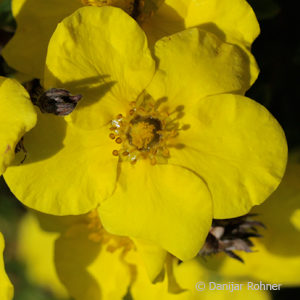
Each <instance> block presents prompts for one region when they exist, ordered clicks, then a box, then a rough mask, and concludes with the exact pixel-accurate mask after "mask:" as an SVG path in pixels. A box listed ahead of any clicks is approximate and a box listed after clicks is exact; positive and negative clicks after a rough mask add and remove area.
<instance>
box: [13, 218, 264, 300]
mask: <svg viewBox="0 0 300 300" xmlns="http://www.w3.org/2000/svg"><path fill="white" fill-rule="evenodd" d="M38 216H39V218H38V219H39V221H40V222H42V224H43V223H44V222H45V218H47V221H46V223H47V224H48V225H47V226H46V228H47V230H49V229H50V230H52V231H53V230H54V231H56V233H54V232H52V233H49V232H47V231H45V230H43V229H44V228H45V227H44V225H42V228H41V227H39V226H38V223H37V220H36V219H35V217H34V216H33V215H27V216H26V217H25V218H24V220H23V221H22V222H21V228H20V229H21V230H20V235H19V236H20V238H21V239H20V240H19V249H24V248H25V249H27V250H26V251H25V252H23V253H22V259H23V261H24V262H25V263H26V265H28V266H29V265H30V266H31V276H30V278H33V279H34V278H35V280H34V281H35V282H37V283H41V284H42V286H45V284H46V285H48V286H49V287H52V288H53V286H56V284H55V285H53V283H54V281H53V279H54V278H55V276H56V275H55V274H54V273H53V272H52V271H51V270H52V269H53V267H54V264H55V267H56V270H57V274H58V277H59V279H60V280H61V282H62V283H63V284H64V285H65V287H66V288H67V290H68V292H69V294H70V296H71V297H72V298H74V299H75V300H86V299H89V300H99V299H102V300H121V299H123V297H124V296H125V295H126V294H129V293H130V294H131V296H132V299H134V300H147V299H149V300H150V299H151V300H152V299H160V300H175V299H176V300H193V299H211V297H213V298H216V299H220V300H221V299H224V300H225V299H228V300H230V299H257V300H267V299H270V296H269V294H268V292H266V291H252V290H248V289H247V287H246V286H247V283H246V280H247V279H246V278H244V279H243V280H241V279H238V277H235V278H233V277H222V276H219V277H212V276H213V272H212V271H211V270H210V269H209V268H206V267H204V266H203V265H202V264H201V262H200V260H199V259H193V260H191V261H189V262H184V263H181V264H178V260H177V259H175V258H174V257H172V256H170V255H166V253H165V254H164V253H163V252H161V251H160V250H159V248H156V247H155V246H154V245H150V244H145V243H144V242H141V241H136V240H134V241H133V240H130V239H128V238H124V237H118V236H114V235H111V234H109V233H107V232H106V231H105V230H104V229H103V227H102V226H101V224H100V223H99V219H98V217H97V214H96V213H95V212H94V213H90V214H88V215H86V216H84V217H83V216H80V218H78V219H77V220H76V219H73V221H72V222H69V221H70V219H69V217H55V216H46V215H38ZM51 223H52V225H54V227H52V228H51V226H49V225H50V224H51ZM63 223H64V224H63ZM57 224H60V225H59V226H57ZM21 235H22V236H21ZM23 235H24V236H23ZM54 235H57V236H58V239H57V240H56V241H55V245H54V240H53V236H54ZM36 237H39V238H40V239H41V241H44V242H45V244H46V245H48V246H49V249H43V248H41V247H37V245H40V243H41V242H40V241H38V240H37V239H36ZM50 253H52V255H53V254H54V257H51V255H50ZM34 255H35V256H36V257H37V259H36V260H34V259H33V257H34ZM53 258H54V259H53ZM42 260H43V262H44V263H42V264H41V261H42ZM145 263H146V264H145ZM147 263H148V265H147ZM51 265H52V266H51ZM49 268H50V274H51V277H50V276H49V275H47V272H49V271H48V270H49ZM155 269H156V273H153V271H154V270H155ZM149 271H150V272H149ZM149 276H150V278H149ZM232 280H234V281H235V283H238V284H244V288H242V289H241V290H240V291H234V292H233V293H232V292H230V291H229V290H223V291H220V290H218V291H216V290H214V291H213V290H209V288H208V286H207V288H206V289H205V290H203V291H199V290H197V289H196V284H197V282H199V281H203V282H206V284H208V282H209V281H215V282H216V283H221V284H223V283H226V282H229V281H232ZM56 281H57V279H56ZM47 282H48V284H47Z"/></svg>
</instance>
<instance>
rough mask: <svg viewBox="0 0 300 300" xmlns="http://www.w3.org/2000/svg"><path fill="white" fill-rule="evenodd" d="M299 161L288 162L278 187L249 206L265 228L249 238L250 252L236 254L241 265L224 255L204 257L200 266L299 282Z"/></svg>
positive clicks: (287, 282) (229, 273) (227, 274)
mask: <svg viewBox="0 0 300 300" xmlns="http://www.w3.org/2000/svg"><path fill="white" fill-rule="evenodd" d="M299 182H300V164H299V163H289V164H288V166H287V170H286V174H285V176H284V178H283V180H282V182H281V184H280V186H279V187H278V189H277V190H276V191H275V192H274V193H273V194H272V195H271V196H270V198H269V199H268V200H267V201H266V202H265V203H263V204H262V205H259V206H257V207H255V208H254V209H253V211H252V212H253V213H257V214H258V216H257V219H259V220H260V221H262V222H263V223H264V224H265V226H266V229H265V230H263V231H261V234H262V236H263V237H262V238H255V239H253V242H254V246H255V247H254V249H253V250H254V252H252V253H242V252H241V253H240V256H241V257H242V258H243V259H244V261H245V264H241V263H239V262H238V261H235V260H233V259H228V258H225V257H224V255H219V256H217V257H212V258H211V259H210V258H208V260H207V263H203V264H204V266H206V267H208V268H211V269H212V270H213V271H214V272H215V273H216V274H219V275H223V276H225V277H238V276H239V277H244V278H249V277H252V278H254V279H256V280H263V281H265V282H269V283H280V284H283V287H287V286H299V285H300V228H299V223H300V216H299V210H300V185H299Z"/></svg>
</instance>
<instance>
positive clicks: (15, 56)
mask: <svg viewBox="0 0 300 300" xmlns="http://www.w3.org/2000/svg"><path fill="white" fill-rule="evenodd" d="M81 6H82V4H81V2H80V1H74V0H64V1H61V0H49V1H44V0H13V1H12V11H13V15H14V17H15V19H16V22H17V30H16V33H15V35H14V36H13V38H12V39H11V40H10V41H9V42H8V44H7V45H6V47H5V48H4V49H3V52H2V55H3V56H4V58H5V60H6V61H7V63H8V64H9V65H10V66H11V67H13V68H14V69H16V70H18V71H20V72H23V73H25V74H28V75H31V76H32V77H34V78H42V77H43V72H44V67H45V59H46V53H47V46H48V43H49V40H50V37H51V35H52V33H53V32H54V30H55V27H56V26H57V24H58V23H59V22H60V21H61V20H62V19H63V18H65V17H66V16H68V15H69V14H71V13H72V12H73V11H75V10H76V9H78V8H79V7H81Z"/></svg>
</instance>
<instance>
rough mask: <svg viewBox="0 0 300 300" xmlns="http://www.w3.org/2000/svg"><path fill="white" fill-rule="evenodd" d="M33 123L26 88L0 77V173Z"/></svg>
mask: <svg viewBox="0 0 300 300" xmlns="http://www.w3.org/2000/svg"><path fill="white" fill-rule="evenodd" d="M35 123H36V113H35V109H34V107H33V105H32V103H31V101H30V98H29V95H28V93H27V92H26V90H25V89H24V88H23V87H22V86H21V85H20V84H19V83H18V82H17V81H15V80H13V79H8V78H4V77H0V174H2V173H3V172H4V171H5V170H6V168H7V167H8V166H9V164H10V163H11V162H12V161H13V159H14V157H15V148H16V145H17V143H18V142H19V141H20V140H21V138H22V137H23V135H24V134H25V133H26V132H27V131H29V130H30V129H31V128H32V127H33V126H34V125H35Z"/></svg>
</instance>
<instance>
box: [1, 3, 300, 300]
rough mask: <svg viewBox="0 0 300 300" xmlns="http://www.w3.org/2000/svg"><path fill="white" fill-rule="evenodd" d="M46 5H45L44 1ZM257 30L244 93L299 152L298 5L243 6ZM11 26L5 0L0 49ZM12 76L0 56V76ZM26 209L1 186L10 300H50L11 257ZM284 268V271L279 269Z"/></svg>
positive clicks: (291, 294) (287, 294) (293, 293)
mask: <svg viewBox="0 0 300 300" xmlns="http://www.w3.org/2000/svg"><path fill="white" fill-rule="evenodd" d="M45 1H46V0H45ZM248 2H249V3H250V4H251V6H252V7H253V9H254V11H255V13H256V15H257V18H258V19H259V22H260V26H261V34H260V36H259V37H258V38H257V40H256V41H255V42H254V44H253V48H252V49H253V53H254V55H255V57H256V59H257V62H258V65H259V66H260V69H261V73H260V76H259V78H258V80H257V81H256V83H255V84H254V85H253V87H252V88H251V89H250V90H249V91H248V92H247V96H248V97H250V98H252V99H255V100H256V101H258V102H260V103H261V104H263V105H264V106H266V107H267V108H268V109H269V111H271V113H272V114H273V115H274V116H275V117H276V119H277V120H278V121H279V123H280V124H281V125H282V127H283V129H284V131H285V133H286V136H287V140H288V145H289V148H290V150H291V149H294V148H296V147H299V146H300V121H299V120H300V110H299V107H300V105H299V104H300V97H299V93H300V76H299V74H300V34H299V29H300V26H299V25H300V22H299V20H300V17H299V10H298V9H297V7H296V4H297V2H298V1H288V0H281V1H280V0H248ZM14 29H15V22H14V20H13V18H12V16H11V12H10V0H3V1H2V2H1V3H0V49H1V47H3V46H4V44H5V43H6V42H7V41H8V39H9V38H10V37H11V36H12V35H13V32H14ZM12 73H13V70H11V69H10V68H9V67H8V66H7V65H6V64H5V62H4V60H3V58H2V57H1V56H0V75H1V76H9V75H11V74H12ZM25 211H26V210H25V208H24V207H23V206H22V205H21V204H20V203H19V202H18V201H17V200H16V199H15V198H14V197H13V196H12V195H11V194H10V193H9V190H8V188H7V187H6V186H5V183H4V181H3V179H2V178H1V180H0V231H2V232H3V233H4V235H5V239H6V251H5V262H6V269H7V273H8V274H9V277H10V278H11V280H12V281H13V283H14V286H15V300H54V299H55V298H54V296H52V295H51V293H50V292H49V291H45V290H42V289H40V288H39V287H37V286H34V285H33V284H32V283H30V282H29V281H28V279H26V276H25V269H24V266H23V265H22V263H21V262H19V261H18V260H17V259H16V257H15V253H14V249H15V243H16V240H15V239H16V232H17V226H18V222H19V220H20V218H21V216H22V215H23V214H24V212H25ZM282 268H284V266H282ZM273 298H274V299H276V300H277V299H293V298H294V299H300V288H283V289H282V290H280V291H276V292H273Z"/></svg>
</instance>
